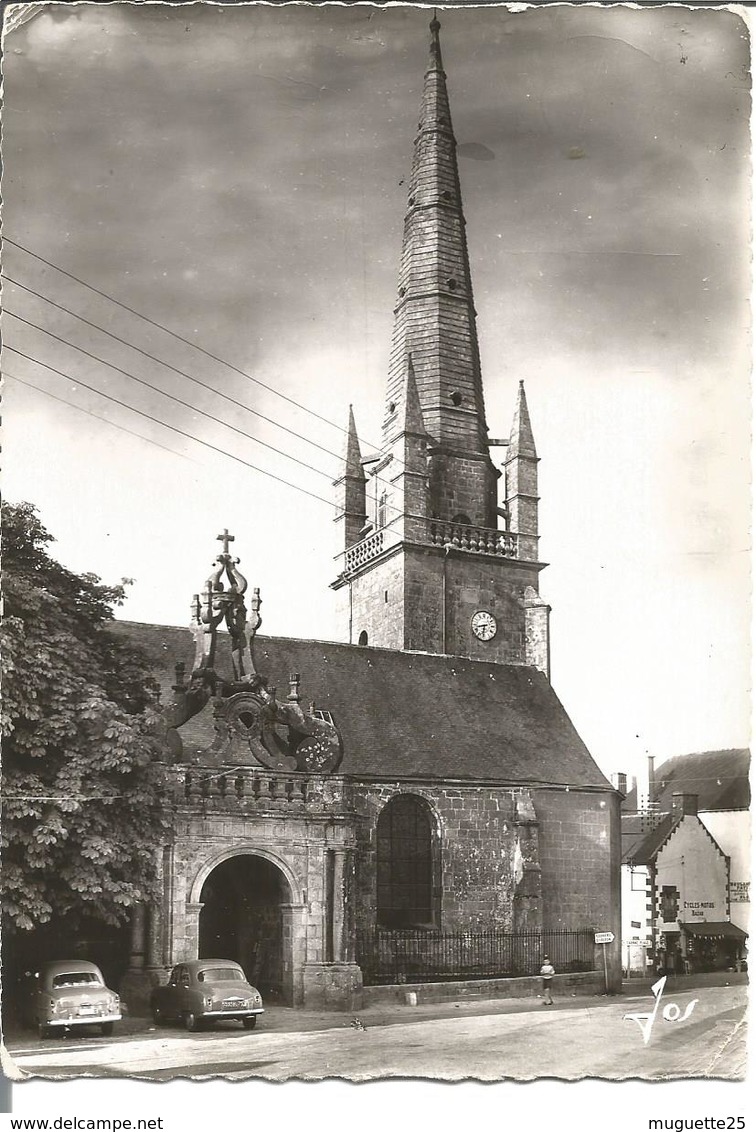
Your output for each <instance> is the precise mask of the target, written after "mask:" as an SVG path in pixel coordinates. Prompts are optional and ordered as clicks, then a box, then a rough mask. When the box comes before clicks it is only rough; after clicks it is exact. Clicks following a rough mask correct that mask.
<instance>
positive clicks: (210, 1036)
mask: <svg viewBox="0 0 756 1132" xmlns="http://www.w3.org/2000/svg"><path fill="white" fill-rule="evenodd" d="M694 998H697V999H698V1001H697V1002H696V1004H695V1006H694V1007H693V1009H692V1012H691V1013H690V1015H689V1016H688V1017H687V1018H685V1019H684V1020H683V1017H682V1016H683V1015H684V1014H685V1013H686V1008H687V1007H688V1004H689V1003H690V1002H691V1001H693V999H694ZM673 1001H674V1002H676V1003H677V1004H678V1006H679V1014H680V1019H679V1020H678V1021H668V1020H666V1019H665V1018H664V1016H663V1009H664V1007H665V1006H667V1008H668V1009H667V1013H668V1014H672V1015H674V1014H675V1011H674V1010H670V1009H669V1004H670V1003H671V1002H673ZM652 1007H653V1000H652V998H651V996H649V995H645V996H643V997H632V998H631V997H629V996H627V995H625V996H622V998H619V999H601V998H597V999H573V1000H570V1001H567V1002H562V1003H560V1004H558V1005H557V1007H556V1008H554V1009H550V1008H548V1007H542V1006H540V1005H539V1004H536V1003H534V1002H533V1001H530V1002H523V1001H520V1002H510V1003H506V1004H504V1003H493V1002H492V1003H488V1004H486V1003H480V1002H479V1003H476V1004H475V1007H474V1008H471V1007H470V1006H467V1008H465V1007H464V1006H463V1007H458V1008H455V1007H454V1006H453V1005H450V1006H447V1007H446V1008H445V1009H444V1011H443V1012H441V1013H442V1016H440V1017H439V1016H435V1017H430V1016H428V1013H426V1014H425V1016H423V1013H417V1012H414V1011H412V1010H411V1008H404V1010H402V1011H397V1010H396V1009H394V1011H393V1012H392V1013H391V1014H390V1015H386V1014H385V1013H384V1014H380V1013H376V1014H374V1013H371V1012H370V1011H366V1012H364V1013H363V1014H362V1015H361V1016H360V1019H361V1025H364V1026H365V1028H361V1025H359V1026H357V1025H352V1024H350V1021H349V1019H345V1018H344V1017H343V1016H335V1017H334V1016H328V1015H325V1016H323V1015H320V1016H318V1017H317V1018H316V1019H312V1018H309V1019H308V1016H307V1015H304V1014H298V1015H296V1014H295V1013H294V1012H291V1017H290V1019H289V1022H288V1023H286V1025H285V1026H284V1027H283V1028H282V1026H281V1022H280V1019H281V1015H278V1019H279V1021H278V1025H276V1024H275V1021H274V1018H273V1015H272V1014H271V1018H270V1024H268V1025H267V1026H266V1022H268V1019H263V1020H262V1021H261V1025H260V1027H259V1028H258V1029H257V1030H256V1031H255V1032H254V1033H247V1032H245V1031H243V1030H241V1029H238V1028H236V1026H235V1025H234V1024H233V1023H229V1024H227V1025H226V1026H225V1027H224V1029H223V1030H222V1031H221V1030H220V1029H217V1030H214V1031H212V1032H207V1033H204V1034H203V1033H200V1034H185V1033H183V1032H182V1031H180V1030H175V1029H172V1028H171V1029H165V1030H156V1031H152V1032H148V1033H141V1034H139V1033H136V1034H131V1035H126V1036H124V1037H121V1038H120V1039H119V1040H117V1041H108V1040H107V1039H102V1038H93V1039H89V1038H86V1037H76V1038H75V1039H71V1040H69V1041H60V1040H58V1041H55V1042H44V1043H43V1042H37V1041H33V1042H32V1041H29V1042H28V1043H25V1042H23V1041H20V1042H18V1041H16V1042H13V1043H12V1048H11V1050H10V1056H11V1057H12V1060H13V1063H14V1066H15V1068H16V1070H17V1071H18V1072H19V1073H21V1074H23V1075H27V1074H28V1075H31V1076H35V1077H45V1078H58V1079H59V1078H71V1077H82V1076H101V1077H125V1076H131V1077H138V1078H141V1079H144V1080H169V1079H173V1078H177V1077H179V1078H180V1077H219V1076H222V1077H226V1078H230V1079H243V1078H247V1077H263V1078H267V1079H268V1080H272V1081H285V1080H290V1079H293V1078H295V1079H299V1080H303V1079H304V1080H313V1079H320V1078H323V1077H339V1078H345V1079H347V1080H353V1081H360V1080H365V1079H369V1078H375V1077H424V1078H444V1079H447V1080H462V1079H466V1078H474V1079H477V1080H483V1081H490V1080H501V1079H502V1078H515V1079H519V1080H530V1079H532V1078H534V1077H546V1076H551V1077H561V1078H566V1079H574V1078H580V1077H588V1076H590V1077H605V1078H607V1077H608V1078H616V1079H626V1078H640V1079H644V1080H663V1079H667V1078H685V1077H709V1078H724V1079H740V1078H742V1077H743V1076H744V1075H745V1068H746V1049H745V1013H746V994H745V988H744V987H742V986H739V987H705V988H700V989H699V990H697V991H686V992H684V993H681V992H677V993H676V994H674V995H665V996H664V999H663V1000H662V1003H661V1007H660V1009H659V1011H658V1013H657V1016H656V1020H655V1022H654V1024H653V1027H652V1029H651V1031H650V1037H649V1041H648V1043H647V1044H646V1043H644V1040H643V1034H642V1032H641V1028H640V1026H639V1024H638V1023H637V1022H635V1021H633V1020H632V1019H628V1018H625V1017H624V1016H625V1014H627V1013H629V1012H637V1011H643V1012H646V1011H649V1010H651V1008H652ZM434 1013H435V1014H436V1015H438V1013H439V1010H438V1008H436V1010H435V1012H434ZM296 1017H299V1019H300V1020H301V1021H300V1026H301V1028H300V1029H293V1030H292V1029H290V1028H288V1026H290V1025H292V1024H293V1025H296V1021H295V1020H294V1021H293V1022H292V1021H291V1019H296ZM405 1019H406V1020H405ZM313 1022H315V1023H317V1025H316V1027H315V1028H305V1027H308V1026H310V1027H311V1026H312V1023H313Z"/></svg>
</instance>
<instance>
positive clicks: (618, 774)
mask: <svg viewBox="0 0 756 1132" xmlns="http://www.w3.org/2000/svg"><path fill="white" fill-rule="evenodd" d="M612 786H613V787H614V789H615V790H618V791H619V792H620V794H625V795H627V775H626V774H625V773H624V771H621V770H615V771H614V773H613V774H612Z"/></svg>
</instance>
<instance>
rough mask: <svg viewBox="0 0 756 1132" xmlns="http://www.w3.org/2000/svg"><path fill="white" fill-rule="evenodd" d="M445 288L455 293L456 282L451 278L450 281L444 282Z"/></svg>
mask: <svg viewBox="0 0 756 1132" xmlns="http://www.w3.org/2000/svg"><path fill="white" fill-rule="evenodd" d="M446 286H447V287H448V288H449V290H450V291H456V290H457V280H456V279H455V278H454V277H453V276H452V278H451V279H447V280H446Z"/></svg>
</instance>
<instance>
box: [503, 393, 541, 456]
mask: <svg viewBox="0 0 756 1132" xmlns="http://www.w3.org/2000/svg"><path fill="white" fill-rule="evenodd" d="M507 455H508V457H510V458H511V457H513V456H536V455H537V453H536V446H535V440H534V439H533V428H532V426H531V424H530V413H529V412H528V402H527V400H526V398H525V382H524V381H521V382H520V387H519V389H518V390H517V404H516V406H515V414H514V419H513V421H512V431H511V433H510V434H509V450H508V452H507Z"/></svg>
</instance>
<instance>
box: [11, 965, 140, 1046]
mask: <svg viewBox="0 0 756 1132" xmlns="http://www.w3.org/2000/svg"><path fill="white" fill-rule="evenodd" d="M29 1014H30V1017H31V1021H32V1022H33V1024H34V1025H36V1026H37V1027H38V1028H39V1036H40V1037H41V1038H46V1037H50V1036H51V1035H53V1034H54V1033H55V1032H56V1031H61V1030H64V1029H69V1027H72V1026H99V1028H100V1031H101V1033H103V1034H104V1035H106V1036H108V1035H109V1034H112V1032H113V1023H114V1022H120V1020H121V1000H120V999H119V997H118V995H117V994H116V993H115V991H112V990H109V989H108V988H107V987H106V986H105V980H104V979H103V977H102V972H101V971H100V968H99V967H97V966H95V964H94V963H89V962H88V961H87V960H86V959H56V960H55V961H54V962H51V963H45V964H43V966H42V967H40V969H39V970H38V971H37V972H35V974H34V975H33V981H32V984H31V986H30V988H29Z"/></svg>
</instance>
